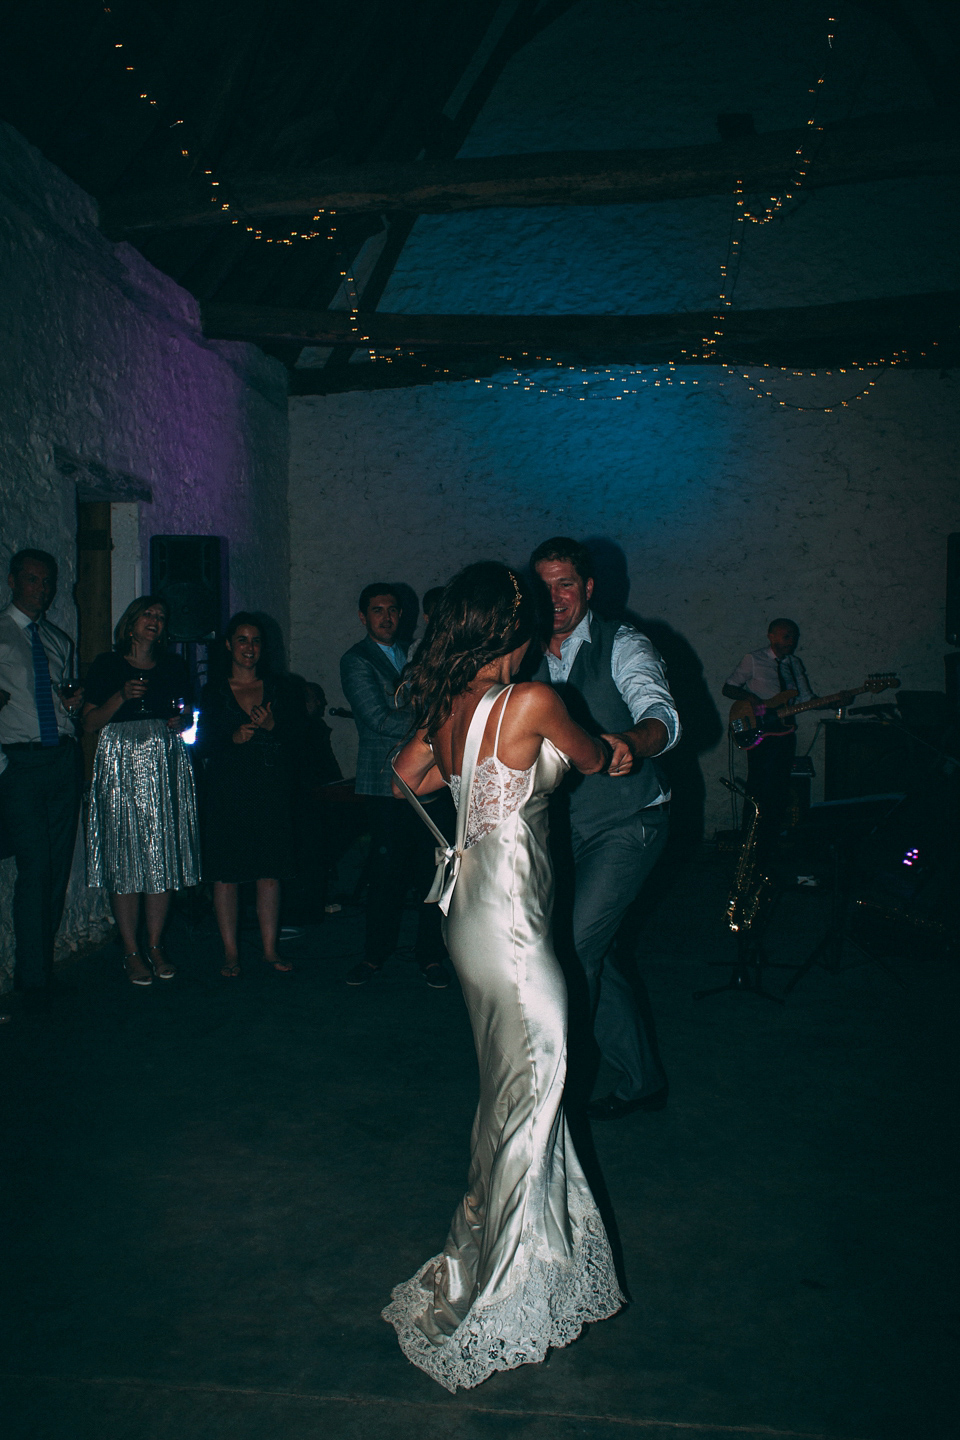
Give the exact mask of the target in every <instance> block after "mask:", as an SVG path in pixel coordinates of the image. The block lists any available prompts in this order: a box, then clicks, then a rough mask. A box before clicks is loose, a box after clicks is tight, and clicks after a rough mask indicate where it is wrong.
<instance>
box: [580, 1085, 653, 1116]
mask: <svg viewBox="0 0 960 1440" xmlns="http://www.w3.org/2000/svg"><path fill="white" fill-rule="evenodd" d="M666 1103H667V1087H666V1086H664V1087H663V1089H662V1090H657V1091H656V1092H655V1093H654V1094H653V1095H642V1096H641V1097H640V1099H639V1100H621V1098H620V1096H619V1095H612V1094H611V1095H604V1096H603V1097H602V1099H600V1100H591V1101H590V1103H589V1105H587V1106H586V1108H585V1111H584V1113H585V1114H586V1115H587V1117H588V1118H589V1119H590V1120H622V1119H623V1117H624V1115H632V1114H633V1113H634V1112H635V1111H636V1110H663V1109H664V1108H665V1106H666Z"/></svg>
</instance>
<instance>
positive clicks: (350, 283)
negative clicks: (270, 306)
mask: <svg viewBox="0 0 960 1440" xmlns="http://www.w3.org/2000/svg"><path fill="white" fill-rule="evenodd" d="M101 8H102V10H103V13H104V15H109V16H112V15H113V10H112V8H111V6H109V5H103V6H101ZM111 23H115V22H111ZM113 50H114V54H116V55H117V58H118V59H120V60H122V62H123V68H124V72H125V73H128V74H131V75H135V74H136V73H137V67H136V66H135V65H130V64H127V63H126V62H127V59H128V58H129V54H123V55H121V54H120V53H119V52H121V51H126V50H127V46H126V42H125V41H124V40H115V41H114V42H113ZM141 83H142V82H141ZM137 94H138V98H139V99H140V100H142V101H144V102H145V103H146V104H148V105H152V106H155V107H158V108H163V107H162V106H161V103H160V101H159V100H157V99H156V98H155V97H154V96H153V95H152V94H151V93H150V91H149V89H145V90H139V91H138V92H137ZM185 124H186V121H184V120H174V121H173V122H172V124H171V125H169V127H168V129H170V130H172V131H177V130H179V128H180V126H182V125H185ZM176 143H177V148H178V149H179V152H180V156H181V158H182V159H184V160H189V161H191V162H195V161H196V160H197V158H198V157H197V155H196V153H195V152H194V151H191V149H190V147H189V145H188V144H187V143H185V141H182V140H179V139H178V140H177V142H176ZM203 174H204V176H205V178H206V181H207V184H208V185H209V187H210V203H211V205H217V206H218V207H219V209H220V211H221V213H226V212H228V211H236V212H237V213H235V214H231V216H230V223H231V225H239V226H242V227H243V229H244V230H245V232H246V233H247V235H249V236H250V237H251V238H252V239H253V240H255V241H260V242H262V243H263V244H266V245H287V246H293V245H296V244H297V243H298V242H301V241H314V240H325V241H329V242H332V241H333V238H334V236H335V235H336V233H337V227H336V225H335V224H334V221H333V217H334V216H335V215H336V213H337V212H336V210H326V209H324V208H323V207H321V208H320V209H318V210H317V213H316V214H315V215H313V216H311V219H310V222H309V226H308V227H307V228H305V229H300V228H297V229H296V230H291V231H290V232H289V234H287V235H267V234H265V233H264V231H263V227H262V226H260V225H256V224H248V223H247V222H248V221H249V220H250V218H251V217H250V216H248V215H246V214H245V213H244V210H243V207H242V206H241V205H239V204H238V203H237V202H236V200H235V199H234V200H233V201H231V200H229V199H226V198H225V197H226V195H227V194H228V192H229V188H230V186H229V181H227V182H226V183H225V182H224V181H223V180H221V179H219V178H218V177H217V176H216V174H215V172H214V171H213V169H207V168H206V167H204V169H203ZM325 217H327V218H325ZM315 225H326V230H325V231H323V230H316V229H312V228H310V226H315ZM340 275H341V277H342V278H343V280H344V281H345V283H346V288H347V293H348V296H349V298H350V321H351V323H350V328H351V331H352V333H353V334H354V335H355V336H356V338H357V339H358V340H366V339H367V338H368V337H367V336H365V335H363V336H362V335H360V318H359V316H360V304H359V297H358V294H357V287H356V282H355V280H354V278H353V276H352V274H351V273H350V272H349V271H348V270H341V271H340Z"/></svg>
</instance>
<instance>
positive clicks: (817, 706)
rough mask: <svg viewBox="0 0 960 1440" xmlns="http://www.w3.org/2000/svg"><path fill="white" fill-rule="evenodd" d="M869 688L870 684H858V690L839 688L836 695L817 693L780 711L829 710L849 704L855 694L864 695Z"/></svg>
mask: <svg viewBox="0 0 960 1440" xmlns="http://www.w3.org/2000/svg"><path fill="white" fill-rule="evenodd" d="M869 689H870V686H869V685H858V686H857V688H856V690H838V691H837V692H836V694H835V695H816V696H814V698H813V699H812V700H804V701H803V703H802V704H801V705H786V706H784V708H783V710H781V712H780V713H781V715H802V714H803V712H804V710H829V709H830V706H831V705H839V704H841V703H843V704H844V705H847V704H849V702H850V701H851V700H852V699H853V697H854V696H855V695H862V694H863V693H864V692H865V691H866V690H869Z"/></svg>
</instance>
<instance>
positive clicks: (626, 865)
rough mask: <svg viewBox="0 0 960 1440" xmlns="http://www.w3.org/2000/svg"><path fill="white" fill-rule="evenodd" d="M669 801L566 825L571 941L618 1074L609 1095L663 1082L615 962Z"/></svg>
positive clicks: (637, 1092) (596, 1026) (655, 853)
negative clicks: (622, 817) (587, 827)
mask: <svg viewBox="0 0 960 1440" xmlns="http://www.w3.org/2000/svg"><path fill="white" fill-rule="evenodd" d="M668 825H669V813H668V807H667V806H664V805H651V806H650V807H649V808H648V809H646V810H641V811H640V812H639V813H638V814H637V815H634V816H631V817H630V818H629V819H628V820H627V821H626V822H625V823H621V824H617V825H611V826H610V827H609V828H608V829H605V830H603V831H601V832H600V833H599V834H591V835H590V836H589V837H585V836H583V835H580V834H578V832H577V830H576V827H575V826H574V827H572V828H571V840H572V842H573V860H574V866H575V881H574V900H573V944H574V949H575V950H576V953H577V959H578V960H579V962H580V965H581V967H582V969H583V973H584V976H585V979H586V987H587V999H588V1004H589V1007H590V1013H591V1015H592V1017H593V1034H594V1039H595V1040H596V1043H597V1047H598V1049H599V1051H600V1056H601V1059H602V1060H603V1061H605V1062H606V1066H607V1067H608V1068H609V1069H610V1070H612V1071H614V1072H615V1074H616V1083H615V1085H614V1089H613V1094H614V1095H616V1096H617V1098H618V1099H621V1100H638V1099H640V1098H641V1097H644V1096H647V1095H653V1094H656V1092H657V1091H658V1090H662V1089H663V1088H664V1086H665V1085H666V1083H667V1077H666V1075H665V1074H664V1071H663V1067H662V1066H661V1064H660V1061H659V1059H658V1056H657V1051H656V1045H655V1042H654V1038H653V1035H652V1034H651V1032H650V1028H649V1023H648V1021H647V1019H646V1017H645V1016H644V1015H643V1013H642V1011H641V1009H640V1006H639V1004H638V1002H637V994H636V991H635V989H634V986H633V985H632V984H631V982H630V979H629V978H628V977H627V976H626V975H625V974H624V973H623V971H622V970H621V969H620V968H619V966H618V964H617V957H616V954H615V940H616V935H617V931H618V929H619V928H620V923H621V921H622V920H623V917H624V915H625V914H626V912H627V910H628V909H629V908H630V906H631V905H632V904H633V902H634V900H635V899H636V898H637V895H638V894H639V892H640V887H641V886H642V885H643V882H644V881H645V880H646V878H647V876H648V875H649V874H650V871H651V870H652V869H653V867H654V865H655V864H656V862H657V860H658V859H659V858H660V856H661V854H662V853H663V847H664V846H665V844H666V843H667V828H668Z"/></svg>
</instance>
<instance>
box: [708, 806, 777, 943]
mask: <svg viewBox="0 0 960 1440" xmlns="http://www.w3.org/2000/svg"><path fill="white" fill-rule="evenodd" d="M720 783H721V785H726V787H727V789H728V790H734V791H736V793H737V794H738V795H740V796H742V797H743V799H744V801H745V802H746V803H747V804H748V805H752V806H753V819H752V820H751V822H750V829H749V830H748V831H747V837H746V839H745V840H744V842H743V845H742V846H741V848H740V858H739V860H738V861H737V870H736V874H735V875H734V877H733V889H732V890H731V891H730V898H729V899H728V901H727V908H726V916H727V924H728V925H729V926H730V929H731V930H732V931H733V933H734V934H735V935H746V934H747V933H749V931H750V930H752V929H753V927H754V925H756V923H757V921H758V920H759V918H760V916H761V914H762V912H763V911H764V909H765V908H766V904H767V901H768V900H770V899H771V898H772V894H773V881H772V880H771V878H770V876H769V875H766V874H764V872H763V871H762V870H761V869H760V867H759V865H758V864H757V831H758V830H759V828H760V807H759V805H758V804H757V802H756V801H755V800H754V799H752V797H751V796H749V795H748V794H747V793H746V791H745V790H744V789H743V788H742V787H741V786H740V785H735V784H733V783H732V782H731V781H729V780H724V779H721V781H720Z"/></svg>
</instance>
